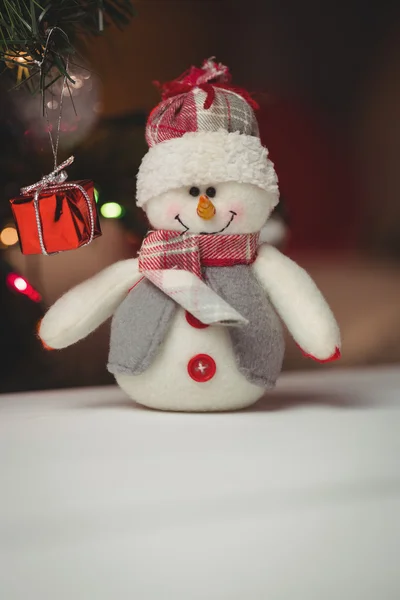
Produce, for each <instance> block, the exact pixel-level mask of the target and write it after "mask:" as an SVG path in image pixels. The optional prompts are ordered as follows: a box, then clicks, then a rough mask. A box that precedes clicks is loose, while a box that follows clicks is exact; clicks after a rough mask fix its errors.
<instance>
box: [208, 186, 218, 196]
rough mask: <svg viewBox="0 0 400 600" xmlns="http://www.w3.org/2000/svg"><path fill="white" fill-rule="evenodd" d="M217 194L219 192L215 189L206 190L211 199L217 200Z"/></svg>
mask: <svg viewBox="0 0 400 600" xmlns="http://www.w3.org/2000/svg"><path fill="white" fill-rule="evenodd" d="M216 193H217V190H216V189H215V187H209V188H207V189H206V194H207V196H208V197H209V198H215V194H216Z"/></svg>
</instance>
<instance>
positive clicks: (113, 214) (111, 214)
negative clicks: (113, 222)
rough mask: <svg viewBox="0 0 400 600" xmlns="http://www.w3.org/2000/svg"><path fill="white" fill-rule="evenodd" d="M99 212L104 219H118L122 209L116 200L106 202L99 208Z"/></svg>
mask: <svg viewBox="0 0 400 600" xmlns="http://www.w3.org/2000/svg"><path fill="white" fill-rule="evenodd" d="M100 212H101V214H102V215H103V217H105V218H106V219H118V218H119V217H122V215H123V212H124V209H123V208H122V206H121V205H120V204H118V202H106V203H105V204H103V206H102V207H101V208H100Z"/></svg>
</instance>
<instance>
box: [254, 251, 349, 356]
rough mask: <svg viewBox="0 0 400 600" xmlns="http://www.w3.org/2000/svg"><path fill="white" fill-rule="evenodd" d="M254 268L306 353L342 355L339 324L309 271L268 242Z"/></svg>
mask: <svg viewBox="0 0 400 600" xmlns="http://www.w3.org/2000/svg"><path fill="white" fill-rule="evenodd" d="M253 269H254V272H255V275H256V277H257V279H258V280H259V282H260V283H261V285H262V286H263V287H264V289H265V290H266V292H267V293H268V295H269V298H270V300H271V302H272V304H273V305H274V307H275V309H276V310H277V312H278V314H279V315H280V317H281V319H282V320H283V321H284V323H285V325H286V326H287V328H288V330H289V332H290V333H291V335H292V336H293V338H294V340H295V342H296V343H297V344H298V345H299V346H300V348H301V350H302V351H303V353H304V354H305V355H307V356H309V357H310V358H313V359H315V360H318V361H320V362H328V361H330V360H335V359H337V358H339V357H340V346H341V341H340V331H339V327H338V325H337V323H336V320H335V317H334V316H333V314H332V311H331V309H330V308H329V306H328V304H327V302H326V300H325V299H324V297H323V296H322V294H321V292H320V291H319V289H318V288H317V286H316V285H315V283H314V282H313V280H312V279H311V277H310V276H309V275H308V273H306V271H304V269H302V268H301V267H299V266H298V265H297V264H296V263H295V262H293V261H292V260H290V258H288V257H287V256H284V255H283V254H281V253H280V252H279V251H278V250H277V249H276V248H273V247H272V246H268V245H263V246H261V247H260V249H259V251H258V256H257V259H256V261H255V263H254V265H253Z"/></svg>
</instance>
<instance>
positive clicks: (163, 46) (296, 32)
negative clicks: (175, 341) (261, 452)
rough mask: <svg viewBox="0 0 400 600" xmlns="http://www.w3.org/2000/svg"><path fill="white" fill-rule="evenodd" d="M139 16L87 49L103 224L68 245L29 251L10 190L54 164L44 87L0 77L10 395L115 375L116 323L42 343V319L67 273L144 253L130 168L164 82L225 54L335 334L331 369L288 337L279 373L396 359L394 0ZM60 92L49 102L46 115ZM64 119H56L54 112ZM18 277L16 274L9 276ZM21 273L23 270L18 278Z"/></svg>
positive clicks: (82, 274)
mask: <svg viewBox="0 0 400 600" xmlns="http://www.w3.org/2000/svg"><path fill="white" fill-rule="evenodd" d="M134 6H135V8H136V16H135V17H134V18H133V20H132V22H131V24H130V25H129V26H128V27H127V28H126V29H125V30H124V31H123V32H120V31H118V30H116V29H113V28H111V29H109V30H108V31H106V32H105V33H104V35H102V36H101V37H98V38H96V39H94V40H90V41H89V40H87V41H86V43H84V44H83V45H82V47H81V48H80V54H81V56H80V57H77V58H76V59H75V62H76V65H74V66H72V67H71V69H73V70H74V76H75V79H76V82H77V83H76V85H75V86H74V89H73V97H74V102H75V104H76V109H77V114H78V116H75V114H74V112H73V110H72V107H71V106H67V104H68V101H67V100H66V107H65V110H64V117H63V127H62V129H63V131H62V136H61V140H60V148H61V158H65V157H66V156H69V154H71V153H73V154H74V155H75V163H74V165H73V167H71V169H70V172H69V173H70V179H83V178H92V179H94V180H95V184H96V189H97V194H98V206H99V210H100V213H101V216H102V229H103V236H102V237H101V238H99V239H97V240H95V241H94V242H93V243H92V244H91V245H90V246H88V247H86V248H82V249H79V250H76V251H72V252H66V253H63V254H60V255H55V256H50V257H45V256H23V255H22V254H21V253H20V250H19V246H18V243H16V242H17V240H16V237H15V231H13V222H12V217H11V211H10V208H9V203H8V200H9V198H11V197H12V196H13V195H17V194H18V191H19V188H20V187H21V186H22V185H25V184H28V183H32V182H34V181H37V180H38V179H39V178H40V177H41V176H42V175H43V174H44V173H46V172H48V171H49V170H51V165H52V160H51V156H50V152H49V142H48V138H47V137H46V136H47V134H46V132H45V127H44V123H43V121H42V119H41V114H40V104H39V102H40V100H39V99H38V98H37V97H36V98H35V97H31V96H30V95H29V93H27V92H26V91H23V90H19V91H13V92H9V91H8V89H9V87H11V86H10V77H9V76H10V73H8V74H3V76H2V78H1V79H0V85H1V91H0V115H1V116H0V128H1V142H2V143H1V147H0V194H1V201H0V248H1V249H0V261H1V270H0V278H1V281H0V285H1V286H2V292H1V296H0V297H1V299H2V300H1V312H0V336H1V341H2V349H3V350H2V354H3V355H4V356H5V357H6V358H5V360H4V361H3V365H2V367H1V371H0V391H13V390H15V391H17V390H24V389H41V388H45V387H48V388H50V387H64V386H78V385H99V384H106V383H111V382H112V378H111V376H109V375H108V374H107V372H106V369H105V364H106V358H107V346H108V328H109V324H108V323H107V324H105V325H104V326H103V327H101V328H100V329H99V330H98V331H97V332H95V333H94V334H92V335H91V336H90V337H89V338H88V339H86V340H84V341H82V342H80V343H79V344H77V345H75V346H73V347H71V348H68V349H66V350H63V351H61V352H45V351H43V350H42V349H41V347H40V344H39V343H37V340H36V338H35V335H34V332H35V326H36V323H37V321H38V319H39V318H40V315H41V314H42V313H43V311H44V310H45V308H46V307H47V306H49V305H50V304H52V303H53V302H54V301H55V300H56V299H57V298H58V297H59V296H60V295H61V294H62V293H64V292H65V291H66V290H67V289H69V288H70V287H71V286H73V285H75V284H77V283H78V282H80V281H82V280H84V279H86V278H87V277H89V276H91V275H93V274H94V273H96V272H97V271H99V270H100V269H102V268H104V267H105V266H107V265H109V264H111V263H113V262H115V261H116V260H119V259H122V258H127V257H130V256H133V255H135V253H136V252H137V250H138V247H139V245H140V240H141V237H142V236H143V234H144V232H145V231H146V223H145V220H144V218H143V215H142V214H141V213H140V211H138V210H136V209H135V203H134V192H135V191H134V188H135V175H136V171H137V169H138V166H139V163H140V160H141V158H142V156H143V155H144V153H145V152H146V146H145V142H144V124H145V120H146V115H147V114H148V112H149V111H150V110H151V109H152V108H153V107H154V106H155V104H156V103H157V102H158V100H159V96H158V92H157V90H156V89H155V87H154V86H153V85H152V82H153V81H154V80H159V81H165V80H169V79H173V78H175V77H177V76H178V75H179V74H180V73H181V72H183V71H184V70H186V69H187V68H188V67H189V66H190V65H191V64H196V65H200V64H201V63H202V61H203V59H205V58H208V57H210V56H216V57H217V60H218V61H221V62H223V63H225V64H227V65H229V67H230V69H231V72H232V73H233V77H234V83H235V84H237V85H238V86H243V87H247V88H248V89H249V90H250V91H253V92H255V93H256V96H257V98H258V100H259V103H260V105H261V109H260V112H259V121H260V128H261V135H262V138H263V142H264V144H265V145H266V146H267V147H268V148H269V151H270V155H271V158H272V160H273V161H274V162H275V166H276V170H277V173H278V176H279V180H280V189H281V194H282V207H281V209H280V212H279V214H278V215H277V218H278V219H282V218H283V219H284V222H285V225H286V236H285V237H284V239H282V240H281V241H280V242H279V243H280V245H281V247H282V249H283V250H284V251H285V252H286V253H287V254H288V255H289V256H291V257H292V258H294V259H295V260H296V261H298V262H299V263H300V264H302V266H304V267H305V268H307V269H308V270H309V272H310V273H311V275H312V276H313V277H314V279H315V281H316V282H317V284H318V285H319V286H320V288H321V289H322V291H323V292H324V294H325V295H326V297H327V299H328V301H329V303H330V304H331V306H332V308H333V310H334V312H335V313H336V316H337V318H338V321H339V324H340V326H341V328H342V333H343V358H342V360H341V361H340V362H339V363H338V364H336V363H335V364H333V365H329V366H326V367H322V366H320V365H318V366H316V365H314V363H310V361H307V360H306V359H304V358H303V357H302V356H300V354H299V352H298V350H297V349H296V347H295V346H294V344H293V343H291V342H290V341H289V344H288V351H287V358H286V362H285V369H287V370H288V369H304V368H319V369H321V368H336V367H337V366H340V365H342V366H355V365H371V364H382V363H393V362H394V363H397V362H399V361H400V310H399V305H400V168H399V161H400V4H399V2H397V1H393V2H389V1H386V2H385V1H383V2H380V3H379V4H371V5H368V4H367V3H365V2H361V1H354V0H349V1H348V2H346V3H338V2H329V1H325V2H318V1H317V0H314V1H303V2H301V3H300V2H296V1H295V0H293V1H291V2H289V1H282V0H274V1H271V0H264V1H261V0H260V1H259V2H255V1H251V0H247V2H239V1H236V0H230V1H229V0H197V1H196V0H180V1H179V0H135V1H134ZM56 108H57V107H56V106H55V105H54V107H53V106H49V114H51V113H52V112H54V115H56V113H57V111H56ZM52 118H55V117H52ZM10 274H11V275H10ZM18 278H19V279H18Z"/></svg>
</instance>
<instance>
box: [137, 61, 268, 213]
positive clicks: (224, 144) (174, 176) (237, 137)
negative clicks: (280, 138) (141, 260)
mask: <svg viewBox="0 0 400 600" xmlns="http://www.w3.org/2000/svg"><path fill="white" fill-rule="evenodd" d="M230 81H231V76H230V73H229V70H228V68H227V67H225V66H224V65H222V64H220V63H219V64H217V63H216V62H215V61H214V60H213V59H209V60H207V61H205V62H204V64H203V66H202V67H201V68H197V67H192V68H191V69H190V70H189V71H187V72H186V73H184V74H183V75H182V76H181V77H179V78H178V79H177V80H174V81H172V82H169V83H166V84H164V85H162V86H160V85H159V84H158V85H159V87H160V88H161V92H162V101H161V103H160V104H159V105H158V106H156V108H155V109H154V110H153V111H152V112H151V113H150V115H149V118H148V121H147V125H146V141H147V143H148V145H149V148H150V149H149V151H148V153H147V154H146V155H145V157H144V159H143V161H142V164H141V166H140V169H139V173H138V185H137V204H138V206H143V205H144V204H145V203H146V202H147V201H148V200H149V199H150V198H152V197H155V196H158V195H160V194H162V193H164V192H166V191H168V190H170V189H174V188H180V187H183V186H191V185H207V184H212V183H222V182H226V181H237V182H242V183H253V184H254V185H258V186H259V187H261V188H263V189H266V190H267V191H270V192H271V193H274V194H275V195H276V196H277V199H278V196H279V193H278V186H277V178H276V174H275V171H274V168H273V165H272V163H271V161H270V160H268V152H267V150H266V148H263V146H262V145H261V142H260V139H259V132H258V123H257V119H256V116H255V112H254V109H256V108H257V105H256V103H255V102H254V100H253V99H252V98H251V96H250V95H249V94H248V93H247V92H246V91H245V90H242V89H238V88H234V87H232V86H231V85H230Z"/></svg>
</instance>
